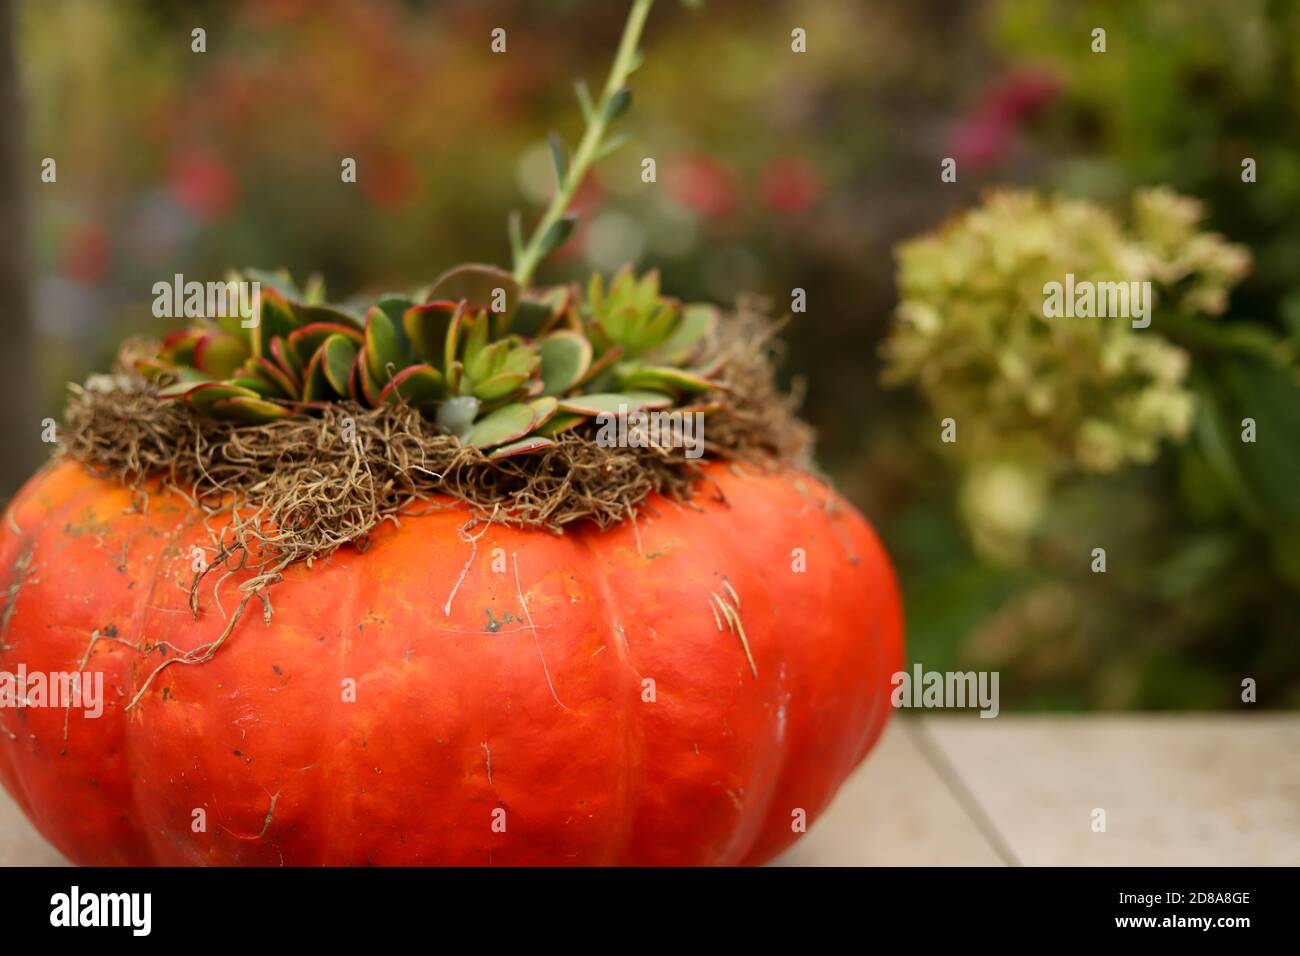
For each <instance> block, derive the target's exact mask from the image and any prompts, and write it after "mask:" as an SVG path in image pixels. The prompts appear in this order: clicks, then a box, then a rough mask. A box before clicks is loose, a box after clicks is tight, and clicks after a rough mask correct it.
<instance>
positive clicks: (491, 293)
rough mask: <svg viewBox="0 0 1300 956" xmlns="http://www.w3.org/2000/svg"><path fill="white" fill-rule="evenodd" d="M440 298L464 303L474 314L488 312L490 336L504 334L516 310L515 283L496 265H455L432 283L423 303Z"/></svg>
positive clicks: (509, 275) (513, 279)
mask: <svg viewBox="0 0 1300 956" xmlns="http://www.w3.org/2000/svg"><path fill="white" fill-rule="evenodd" d="M498 290H499V291H498ZM440 299H449V300H451V301H452V302H460V301H461V300H464V301H466V302H468V303H469V306H470V308H471V309H473V310H475V311H480V310H482V311H487V312H490V313H492V314H493V317H494V319H493V323H492V324H493V331H494V333H495V334H496V335H504V334H505V333H506V332H508V331H509V330H510V323H511V320H512V319H513V318H514V314H515V310H516V309H517V308H518V307H519V300H520V294H519V283H517V282H516V281H515V277H514V276H512V275H511V274H510V273H509V272H506V271H505V270H504V269H498V268H497V267H496V266H488V265H480V264H476V263H473V264H469V265H463V266H456V267H455V268H453V269H448V270H447V271H446V272H444V273H443V274H442V275H440V276H439V277H438V278H437V279H435V280H434V282H433V285H432V286H431V287H430V289H429V294H428V296H427V297H426V299H425V301H426V302H434V301H437V300H440Z"/></svg>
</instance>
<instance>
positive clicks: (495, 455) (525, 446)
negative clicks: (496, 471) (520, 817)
mask: <svg viewBox="0 0 1300 956" xmlns="http://www.w3.org/2000/svg"><path fill="white" fill-rule="evenodd" d="M554 447H555V442H553V441H552V440H551V439H549V438H546V437H544V436H542V435H529V436H528V437H527V438H521V439H519V440H518V441H512V442H510V443H509V444H506V445H501V446H500V447H498V448H496V449H494V450H493V451H492V453H491V454H490V455H488V459H489V460H490V461H500V460H501V459H503V458H513V457H514V456H515V455H526V454H528V453H529V452H533V451H541V450H542V449H543V448H554Z"/></svg>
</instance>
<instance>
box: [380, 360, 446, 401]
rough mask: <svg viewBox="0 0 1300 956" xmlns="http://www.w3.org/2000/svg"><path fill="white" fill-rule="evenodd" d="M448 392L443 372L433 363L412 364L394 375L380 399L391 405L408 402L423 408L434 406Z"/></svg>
mask: <svg viewBox="0 0 1300 956" xmlns="http://www.w3.org/2000/svg"><path fill="white" fill-rule="evenodd" d="M446 394H447V384H446V382H445V381H444V380H443V377H442V373H441V372H439V371H438V370H437V369H436V368H434V367H433V366H432V365H412V366H410V367H409V368H404V369H402V370H401V371H400V372H398V373H397V374H396V375H394V376H393V378H392V380H391V381H390V382H389V383H388V384H387V385H385V386H384V388H383V391H381V392H380V393H379V400H380V401H381V402H387V403H388V404H390V405H396V404H398V403H400V402H406V403H407V404H410V405H414V406H416V407H417V408H423V407H426V406H432V405H433V404H434V403H436V402H438V401H439V400H441V399H442V398H443V397H445V396H446Z"/></svg>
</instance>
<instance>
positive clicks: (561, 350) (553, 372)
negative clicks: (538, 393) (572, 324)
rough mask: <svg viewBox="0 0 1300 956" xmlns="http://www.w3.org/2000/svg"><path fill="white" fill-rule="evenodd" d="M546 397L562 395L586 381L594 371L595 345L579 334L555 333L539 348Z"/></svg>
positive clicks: (543, 340) (543, 341)
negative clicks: (593, 353) (593, 350)
mask: <svg viewBox="0 0 1300 956" xmlns="http://www.w3.org/2000/svg"><path fill="white" fill-rule="evenodd" d="M538 348H539V351H540V353H541V375H542V382H543V383H544V386H545V387H544V389H543V391H542V394H543V395H560V394H563V393H564V392H567V391H568V390H569V389H571V388H573V387H574V386H575V385H577V384H578V383H579V382H581V381H582V379H583V376H585V375H586V374H587V372H588V370H589V369H590V368H591V358H592V348H591V342H590V341H588V340H587V339H586V338H584V337H583V336H581V335H579V334H577V333H576V332H553V333H551V334H550V335H548V336H547V337H546V338H544V339H542V341H541V343H540V344H539V346H538Z"/></svg>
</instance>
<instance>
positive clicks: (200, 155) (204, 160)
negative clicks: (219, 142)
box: [167, 149, 239, 221]
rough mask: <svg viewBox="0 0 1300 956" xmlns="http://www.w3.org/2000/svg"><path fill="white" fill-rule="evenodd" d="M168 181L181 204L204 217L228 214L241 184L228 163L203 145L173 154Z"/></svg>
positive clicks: (174, 196)
mask: <svg viewBox="0 0 1300 956" xmlns="http://www.w3.org/2000/svg"><path fill="white" fill-rule="evenodd" d="M167 184H168V190H169V191H170V193H171V195H172V197H173V198H174V199H175V200H176V201H177V202H178V203H180V205H181V206H183V207H185V208H186V209H188V210H189V211H190V212H192V213H194V214H195V215H196V216H198V217H199V218H200V219H202V220H205V221H208V220H212V219H219V218H220V217H221V216H223V215H225V214H226V212H228V211H229V210H230V207H231V206H233V205H234V203H235V199H236V197H237V196H238V194H239V184H238V182H237V181H236V180H235V177H234V176H233V175H232V174H231V172H230V168H229V166H227V165H226V163H225V162H223V161H222V160H221V158H220V157H218V156H216V155H214V154H213V153H211V152H209V151H207V150H203V149H186V150H182V151H180V152H178V153H176V154H174V155H173V156H172V159H171V164H170V169H169V171H168V175H167Z"/></svg>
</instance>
